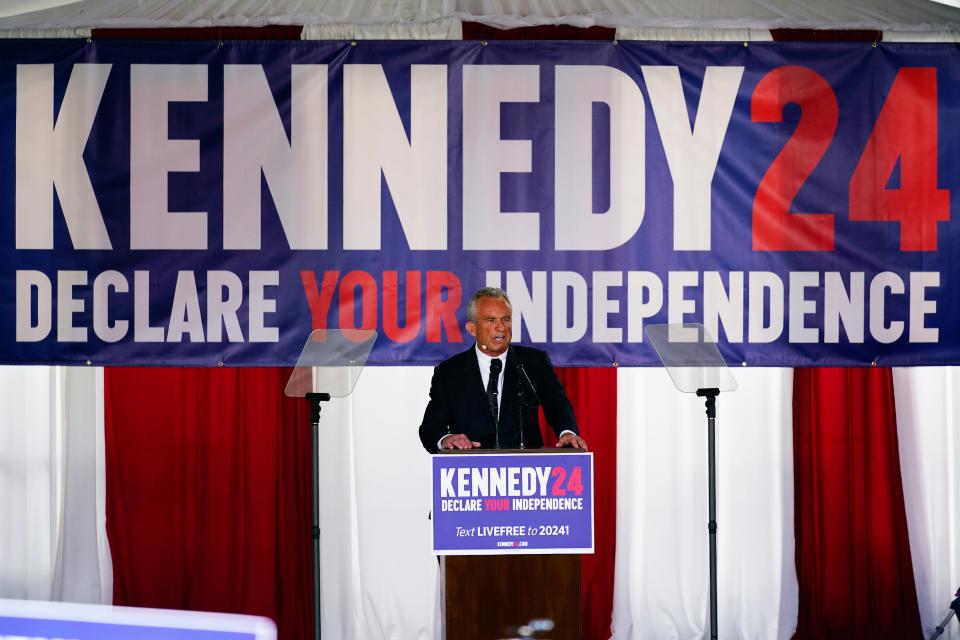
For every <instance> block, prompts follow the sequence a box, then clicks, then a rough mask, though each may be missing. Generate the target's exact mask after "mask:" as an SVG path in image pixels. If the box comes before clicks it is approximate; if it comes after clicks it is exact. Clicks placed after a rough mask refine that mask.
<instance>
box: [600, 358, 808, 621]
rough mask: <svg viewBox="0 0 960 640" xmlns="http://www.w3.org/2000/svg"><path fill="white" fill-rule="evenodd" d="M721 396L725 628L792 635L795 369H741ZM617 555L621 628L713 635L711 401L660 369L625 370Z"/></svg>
mask: <svg viewBox="0 0 960 640" xmlns="http://www.w3.org/2000/svg"><path fill="white" fill-rule="evenodd" d="M734 374H735V376H736V377H737V380H738V383H739V389H738V390H737V391H734V392H731V393H723V394H721V395H720V397H719V398H718V401H717V522H718V533H717V546H718V556H719V560H718V576H719V578H718V593H719V596H718V605H719V607H718V610H719V623H718V627H719V635H720V637H722V638H737V639H744V640H746V639H751V640H770V639H771V638H790V637H791V636H792V635H793V633H794V631H795V630H796V622H797V602H798V587H797V578H796V569H795V565H794V529H793V439H792V438H793V436H792V424H793V420H792V413H791V406H792V393H793V372H792V370H790V369H737V370H735V371H734ZM617 376H618V377H617V394H618V410H617V444H618V457H617V555H616V576H615V586H614V606H613V631H614V634H613V637H614V638H616V639H617V640H641V639H645V638H657V639H658V640H671V639H683V640H690V639H691V638H709V637H710V636H709V633H710V632H709V624H708V614H707V611H708V609H707V607H708V604H707V603H708V596H709V589H708V587H709V551H708V536H707V520H708V504H707V495H708V492H707V427H706V415H705V412H704V403H703V400H702V399H701V398H697V397H696V396H695V395H691V394H684V393H680V392H679V391H677V390H676V389H675V388H674V387H673V384H672V383H671V382H670V379H669V377H668V375H667V373H666V372H665V371H664V370H662V369H621V370H620V371H619V372H618V374H617Z"/></svg>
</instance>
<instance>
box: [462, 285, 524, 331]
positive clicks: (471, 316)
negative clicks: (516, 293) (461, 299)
mask: <svg viewBox="0 0 960 640" xmlns="http://www.w3.org/2000/svg"><path fill="white" fill-rule="evenodd" d="M480 298H500V299H501V300H504V301H506V303H507V306H508V307H510V308H511V309H512V308H513V305H512V304H510V296H508V295H507V292H506V291H504V290H503V289H501V288H500V287H484V288H483V289H479V290H477V292H476V293H475V294H473V295H472V296H470V302H468V303H467V320H469V321H470V322H474V323H475V322H476V321H477V301H478V300H479V299H480Z"/></svg>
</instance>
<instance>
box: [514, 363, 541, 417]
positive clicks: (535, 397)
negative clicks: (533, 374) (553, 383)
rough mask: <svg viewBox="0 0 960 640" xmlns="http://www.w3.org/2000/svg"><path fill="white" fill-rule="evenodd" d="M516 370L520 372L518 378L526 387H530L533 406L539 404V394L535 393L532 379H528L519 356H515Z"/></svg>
mask: <svg viewBox="0 0 960 640" xmlns="http://www.w3.org/2000/svg"><path fill="white" fill-rule="evenodd" d="M516 367H517V372H518V373H519V374H520V379H521V380H523V382H525V383H526V385H527V388H528V389H530V393H532V394H533V401H534V406H536V405H538V404H540V396H538V395H537V388H536V387H535V386H533V381H532V380H531V379H530V376H528V375H527V370H526V369H524V368H523V361H522V360H521V359H520V356H519V355H518V356H517V365H516Z"/></svg>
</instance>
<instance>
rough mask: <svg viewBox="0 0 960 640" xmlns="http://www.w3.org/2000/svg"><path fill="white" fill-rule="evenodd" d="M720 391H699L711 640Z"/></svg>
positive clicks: (714, 630)
mask: <svg viewBox="0 0 960 640" xmlns="http://www.w3.org/2000/svg"><path fill="white" fill-rule="evenodd" d="M719 394H720V390H719V389H698V390H697V395H698V396H700V397H702V398H704V399H705V400H704V402H705V404H706V407H707V466H708V475H709V480H708V490H709V493H710V495H709V511H710V520H709V522H708V523H707V530H708V531H709V532H710V640H717V446H716V440H717V438H716V435H717V434H716V431H717V430H716V427H717V396H718V395H719Z"/></svg>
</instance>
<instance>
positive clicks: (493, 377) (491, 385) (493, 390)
mask: <svg viewBox="0 0 960 640" xmlns="http://www.w3.org/2000/svg"><path fill="white" fill-rule="evenodd" d="M502 369H503V363H502V362H500V360H498V359H497V358H494V359H493V360H491V361H490V378H489V380H487V403H488V404H489V405H490V412H491V413H492V414H493V419H494V420H496V419H497V414H498V411H497V382H498V381H499V380H500V371H501V370H502Z"/></svg>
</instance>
